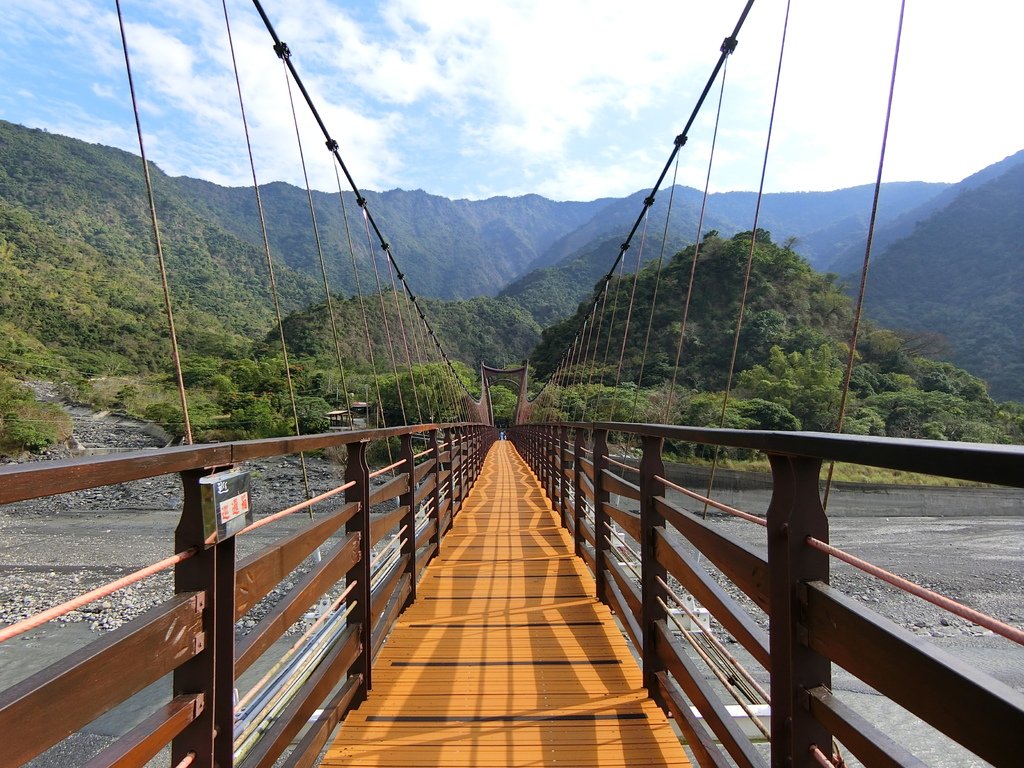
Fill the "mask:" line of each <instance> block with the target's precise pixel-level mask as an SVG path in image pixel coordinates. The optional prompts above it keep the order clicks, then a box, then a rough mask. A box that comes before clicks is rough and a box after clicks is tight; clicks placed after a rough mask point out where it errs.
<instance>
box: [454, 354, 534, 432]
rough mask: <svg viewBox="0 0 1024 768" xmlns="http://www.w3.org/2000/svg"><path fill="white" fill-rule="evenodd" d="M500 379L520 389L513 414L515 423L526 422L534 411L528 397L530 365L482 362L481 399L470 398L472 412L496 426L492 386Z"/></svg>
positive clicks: (483, 420)
mask: <svg viewBox="0 0 1024 768" xmlns="http://www.w3.org/2000/svg"><path fill="white" fill-rule="evenodd" d="M499 381H507V382H509V383H511V384H513V385H514V386H516V387H517V388H518V390H519V393H518V396H517V398H516V409H515V412H514V413H513V415H512V421H513V423H515V424H525V423H526V422H527V421H528V420H529V418H530V414H531V413H532V411H533V404H532V403H531V402H530V401H529V400H528V399H527V397H526V390H527V385H528V384H529V367H528V365H522V366H520V367H518V368H492V367H491V366H489V365H486V364H485V363H480V399H479V400H473V399H472V398H468V399H469V402H468V404H467V405H468V406H469V410H470V413H475V414H476V416H477V418H478V420H479V421H481V422H483V423H484V424H490V425H491V426H494V411H493V410H492V408H491V386H492V385H493V384H495V383H497V382H499Z"/></svg>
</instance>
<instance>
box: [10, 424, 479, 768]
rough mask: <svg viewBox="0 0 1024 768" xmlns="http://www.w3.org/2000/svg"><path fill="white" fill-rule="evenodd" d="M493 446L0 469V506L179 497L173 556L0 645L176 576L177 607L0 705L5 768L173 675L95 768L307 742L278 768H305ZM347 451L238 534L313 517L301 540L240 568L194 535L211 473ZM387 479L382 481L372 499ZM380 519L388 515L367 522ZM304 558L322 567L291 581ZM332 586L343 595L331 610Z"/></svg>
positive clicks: (113, 636)
mask: <svg viewBox="0 0 1024 768" xmlns="http://www.w3.org/2000/svg"><path fill="white" fill-rule="evenodd" d="M496 434H497V433H496V432H495V431H494V430H493V429H492V428H490V427H485V426H481V425H471V424H427V425H420V426H415V427H395V428H389V429H379V430H367V431H362V432H343V433H337V432H333V433H330V434H324V435H311V436H304V437H289V438H280V439H270V440H256V441H248V442H234V443H219V444H213V445H199V446H189V447H181V448H170V449H165V450H160V451H146V452H144V453H136V454H131V455H123V454H122V455H118V456H117V457H103V458H89V459H80V460H74V461H62V462H40V463H33V464H24V465H20V466H14V467H5V468H3V469H0V504H9V503H14V502H22V501H27V500H31V499H37V498H42V497H45V496H52V495H55V494H60V493H68V492H72V491H78V490H83V489H89V488H98V487H101V486H106V485H113V484H117V483H124V482H128V481H132V480H140V479H144V478H152V477H157V476H160V475H166V474H171V473H178V474H179V475H180V476H181V482H182V485H183V492H184V496H183V498H184V500H183V507H182V511H181V517H180V520H179V523H178V526H177V529H176V531H175V537H174V540H175V541H174V546H175V552H176V553H178V554H176V555H174V556H172V557H170V558H167V559H166V560H164V561H161V562H160V563H158V564H155V565H154V566H150V567H147V568H145V569H142V570H141V571H139V572H137V573H136V574H133V575H131V576H130V577H125V578H122V579H119V580H118V581H117V582H115V583H112V584H110V585H106V587H102V588H99V589H97V590H92V591H91V592H90V593H86V594H85V595H83V596H81V597H80V598H78V599H76V600H72V601H69V602H68V603H66V604H64V605H62V606H55V607H54V608H51V609H48V610H47V611H44V612H42V613H41V614H37V615H36V616H32V617H28V618H27V619H25V620H24V621H22V622H18V623H17V624H15V625H11V626H9V627H6V628H4V629H3V630H0V631H3V634H2V635H0V642H3V641H4V640H7V639H10V638H13V637H15V636H17V635H19V634H24V633H26V632H29V631H31V630H32V629H33V628H34V627H36V626H39V625H40V624H42V623H44V622H45V621H48V620H50V619H52V618H55V617H57V616H60V615H63V614H66V613H68V612H70V611H71V610H74V609H75V608H76V607H80V606H82V605H83V604H85V603H86V602H88V601H90V600H95V599H98V598H99V597H101V596H107V595H110V594H111V593H113V592H114V591H115V590H116V589H118V588H120V587H123V586H125V585H126V584H128V583H133V582H134V581H137V580H138V579H141V578H144V577H145V576H147V575H148V574H151V573H154V572H156V570H158V568H157V566H160V567H163V568H171V567H173V568H174V596H173V597H172V598H171V599H169V600H166V601H164V602H162V603H160V604H159V605H157V606H156V607H154V608H152V609H151V610H150V611H148V612H147V613H145V614H144V615H142V616H140V617H139V618H137V619H135V620H134V621H131V622H129V623H128V624H125V625H124V626H122V627H120V628H119V629H116V630H114V631H112V632H110V633H108V634H106V635H104V636H102V637H100V638H99V639H97V640H95V641H93V642H91V643H90V644H88V645H87V646H86V647H85V648H82V649H81V650H79V651H76V652H74V653H72V654H71V655H70V656H68V657H66V658H64V659H61V660H60V661H57V662H56V663H54V664H51V665H50V666H48V667H46V668H45V669H43V670H41V671H39V672H37V673H35V674H33V675H31V676H30V677H28V678H26V679H25V680H22V681H21V682H19V683H17V684H15V685H14V686H12V687H11V688H8V689H7V690H5V691H3V692H0V734H5V735H7V736H8V738H7V739H6V740H5V743H4V749H3V758H2V760H0V762H2V763H3V764H4V765H21V764H23V763H24V762H26V761H28V760H31V759H32V758H34V757H36V756H38V755H40V754H42V753H43V752H45V751H46V750H47V749H49V748H50V747H52V746H53V745H55V744H57V743H58V742H60V741H62V740H64V739H65V738H67V737H68V736H70V735H71V734H73V733H76V732H78V731H79V730H80V729H82V728H83V727H85V726H86V725H88V724H89V723H90V722H92V721H93V720H95V719H96V718H97V717H99V716H101V715H103V714H104V713H106V712H108V711H109V710H111V709H112V708H114V707H116V706H117V705H118V704H120V703H121V702H123V701H125V700H127V699H128V698H130V697H132V696H133V695H135V694H136V693H138V692H139V691H141V690H142V689H143V688H146V687H147V686H149V685H150V684H151V683H154V682H156V681H157V680H160V679H161V678H163V677H164V676H166V675H171V676H172V679H173V682H172V691H171V694H170V698H169V700H168V701H166V702H165V703H164V704H163V705H161V706H159V707H158V708H157V709H156V710H155V711H153V712H152V714H150V715H149V716H148V717H146V718H145V719H144V720H143V721H142V722H141V723H140V724H139V725H137V726H136V727H134V728H133V729H132V730H130V731H129V732H128V733H127V734H125V735H124V736H123V737H121V738H120V739H118V740H117V741H116V742H115V743H113V744H112V745H110V746H109V747H107V748H106V749H103V750H102V751H101V752H100V753H99V754H97V755H95V756H93V757H92V758H91V759H90V760H89V762H88V763H87V765H88V766H90V768H98V767H99V766H143V765H145V764H146V763H147V761H149V760H150V759H151V758H152V757H153V756H155V755H157V754H158V753H159V752H160V751H161V750H162V749H164V748H165V747H166V746H167V745H168V744H170V745H171V765H175V766H177V765H194V766H213V765H215V764H216V765H221V766H244V767H245V768H257V767H263V766H271V765H274V764H275V763H277V762H278V760H279V759H280V757H281V755H282V754H283V753H284V752H285V751H286V750H287V749H288V747H289V745H290V744H291V743H292V742H293V741H294V739H295V738H296V736H298V735H299V734H300V732H301V731H302V730H303V729H305V733H304V734H303V735H302V736H301V739H300V740H299V741H298V743H297V744H296V745H295V746H294V748H293V749H292V750H291V752H289V753H288V756H287V758H286V760H285V762H283V763H281V764H283V765H288V766H309V765H312V763H313V761H314V760H315V758H316V756H317V755H318V753H319V752H320V750H321V748H322V747H323V746H324V744H325V743H326V740H327V738H328V737H329V735H330V733H331V731H332V730H333V729H334V727H335V726H336V725H337V723H338V722H340V721H341V720H342V719H343V718H344V715H345V713H346V712H347V711H348V710H349V709H350V708H352V707H353V706H355V705H357V704H358V703H359V702H360V701H362V700H363V699H364V698H365V696H366V693H367V691H368V690H369V688H370V687H371V685H372V671H373V658H374V657H375V656H376V654H377V652H378V651H379V650H380V647H381V645H382V644H383V642H384V640H385V639H386V637H387V635H388V633H389V632H390V630H391V628H392V626H393V625H394V623H395V621H396V619H397V617H398V615H399V614H400V613H401V611H402V610H403V609H404V608H405V607H406V606H407V605H408V604H410V603H411V602H412V601H413V600H414V599H415V596H416V585H417V582H418V581H419V579H420V577H421V575H422V573H423V569H424V568H425V567H426V565H427V563H428V562H429V561H430V560H431V558H433V557H434V556H435V555H436V554H437V553H438V552H439V550H440V548H441V545H442V540H443V538H444V534H445V533H446V532H447V530H448V529H449V527H450V526H451V523H452V519H453V518H454V516H455V515H456V514H457V513H458V511H459V509H460V507H461V505H462V501H463V499H464V498H465V496H466V494H467V493H468V492H469V489H470V488H471V487H472V486H473V483H474V482H475V480H476V478H477V476H478V475H479V472H480V468H481V466H482V463H483V456H484V454H485V453H486V450H487V448H488V447H489V446H490V444H491V443H492V442H493V440H494V438H495V437H496ZM414 435H420V436H425V437H426V438H427V440H428V448H427V450H424V451H420V452H419V453H414V451H413V436H414ZM439 438H440V439H439ZM376 440H392V441H394V440H397V441H398V443H399V459H398V460H397V461H395V462H393V463H392V465H391V466H390V467H386V468H385V469H384V470H380V471H377V472H373V473H371V472H370V470H369V467H368V465H367V459H366V452H367V446H368V445H369V444H370V443H371V441H376ZM341 446H344V447H345V450H346V454H347V458H346V462H345V477H344V483H343V484H342V485H340V486H338V487H337V488H334V489H332V490H330V491H328V492H326V493H323V494H321V495H320V496H318V497H316V498H314V499H313V500H312V501H311V502H310V501H302V502H298V503H296V504H294V505H292V506H290V507H288V508H286V509H283V510H280V511H279V512H276V513H274V514H271V515H269V516H267V517H264V518H261V519H260V520H258V521H256V522H255V523H254V524H253V525H251V526H249V527H248V528H245V529H243V530H242V531H240V532H239V534H238V535H242V534H245V533H247V532H248V531H250V530H252V529H255V528H257V527H262V526H264V525H265V524H267V523H269V522H273V521H274V520H276V519H279V518H280V517H283V516H286V515H289V514H292V513H294V512H296V511H298V510H301V509H305V508H307V507H308V506H310V504H311V503H314V502H315V503H318V504H319V507H318V510H319V512H318V514H317V515H316V517H315V518H314V519H313V520H311V521H310V523H309V524H308V525H305V526H304V527H302V528H301V529H300V530H298V531H297V532H294V533H291V534H288V535H286V536H283V537H282V538H280V539H278V540H276V541H274V542H272V543H270V544H268V545H266V546H264V547H263V548H261V549H259V550H258V551H256V552H254V553H253V554H252V555H249V556H248V557H245V558H244V559H241V560H236V557H235V541H236V539H235V537H234V536H231V537H225V538H222V539H219V540H216V539H214V538H211V536H210V535H209V534H208V532H207V531H208V528H204V521H203V502H202V483H201V481H202V480H203V478H205V477H208V476H209V475H211V473H213V472H215V471H219V470H223V469H225V468H231V467H234V466H235V465H238V464H240V463H242V462H246V461H250V460H253V459H260V458H267V457H276V456H285V455H289V454H295V453H299V452H300V451H315V450H319V449H328V448H334V449H337V448H340V447H341ZM385 471H387V472H390V473H391V474H392V475H393V476H392V477H391V479H389V480H386V481H385V482H384V483H383V484H382V485H379V486H373V485H371V479H372V478H374V477H376V476H383V474H384V473H385ZM385 502H387V506H389V507H391V508H390V509H388V510H386V511H378V510H379V509H380V508H381V505H384V504H385ZM325 507H329V508H328V509H325ZM375 508H376V509H375ZM332 539H337V542H336V543H333V544H331V540H332ZM321 550H323V551H321ZM314 553H317V557H316V558H315V562H313V564H312V565H311V566H310V567H309V568H308V569H307V570H306V571H305V573H299V574H298V575H296V573H297V572H296V568H298V567H299V566H300V565H302V564H303V563H304V562H307V561H309V560H310V559H311V558H312V556H313V555H314ZM284 580H292V581H293V585H292V588H291V589H290V590H283V591H285V592H286V594H284V595H283V596H282V597H280V599H278V600H277V602H276V603H275V604H273V605H272V607H270V608H269V610H268V611H267V612H266V613H265V615H263V616H262V618H260V619H259V620H258V621H256V622H255V625H254V626H253V627H252V629H251V630H250V631H249V632H248V633H247V634H245V635H243V636H242V637H240V638H238V639H237V640H236V637H235V624H236V622H238V621H239V620H240V619H242V618H243V617H244V616H246V614H247V613H248V612H249V611H250V610H251V609H252V608H253V607H254V606H256V605H257V604H258V603H260V601H262V600H263V599H264V598H266V597H267V596H268V595H269V594H270V593H271V591H272V590H274V588H275V587H277V585H278V584H280V583H281V582H282V581H284ZM342 584H344V589H343V590H342V591H341V592H340V594H338V595H337V596H336V597H333V598H331V597H326V599H325V596H328V595H329V594H331V593H332V590H333V591H334V592H338V591H339V590H341V586H340V585H342ZM321 600H324V601H325V603H326V604H325V605H323V606H322V610H321V613H320V616H319V617H318V618H317V619H316V621H315V622H313V625H312V626H310V627H308V628H307V629H306V632H305V633H304V635H303V637H302V638H300V640H299V641H298V642H296V643H295V644H293V645H292V647H291V648H290V649H289V650H288V651H287V652H286V653H285V655H284V657H282V658H281V659H280V660H279V661H278V662H277V663H275V664H273V665H272V666H270V670H269V671H268V672H267V674H265V675H264V676H263V678H262V679H261V680H260V681H259V682H258V683H257V684H256V685H254V686H253V687H252V688H251V689H250V690H249V691H248V692H246V693H245V694H244V695H243V696H242V697H241V699H240V700H239V702H238V704H237V705H236V702H235V701H234V695H235V694H234V692H235V687H236V680H237V679H238V678H239V676H240V675H241V674H242V673H243V672H244V671H245V670H246V669H248V668H249V667H250V666H251V665H252V664H253V663H254V662H256V661H257V659H259V658H260V657H262V656H263V655H264V654H265V653H267V652H268V650H270V648H271V647H272V646H273V645H274V644H275V642H276V641H277V640H279V639H280V638H281V637H282V636H283V635H284V634H285V633H286V631H288V629H289V628H290V627H292V626H293V625H295V624H296V622H298V621H300V620H301V619H303V617H304V616H307V615H309V612H310V611H311V609H315V608H317V607H318V606H320V604H321ZM307 726H308V727H307ZM15 734H16V737H15V736H14V735H15Z"/></svg>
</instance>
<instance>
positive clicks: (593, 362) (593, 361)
mask: <svg viewBox="0 0 1024 768" xmlns="http://www.w3.org/2000/svg"><path fill="white" fill-rule="evenodd" d="M603 280H604V284H603V286H602V288H601V289H600V297H601V317H600V319H599V320H598V324H597V333H596V334H594V351H593V353H592V354H591V356H590V375H589V376H588V377H587V389H586V391H585V394H584V398H583V421H586V420H587V409H588V408H589V406H590V395H591V392H592V391H593V388H594V371H595V370H596V369H597V350H598V348H599V347H600V346H601V330H602V328H603V327H604V314H605V310H606V309H607V307H608V286H609V285H610V282H609V280H610V278H609V277H608V276H607V275H605V276H604V278H603ZM594 308H595V309H596V308H597V302H596V301H595V302H594Z"/></svg>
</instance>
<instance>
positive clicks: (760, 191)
mask: <svg viewBox="0 0 1024 768" xmlns="http://www.w3.org/2000/svg"><path fill="white" fill-rule="evenodd" d="M790 4H791V0H786V14H785V19H784V21H783V23H782V44H781V46H780V48H779V63H778V67H777V69H776V71H775V90H774V92H773V94H772V109H771V114H770V116H769V118H768V135H767V137H766V139H765V145H764V159H763V160H762V162H761V181H760V184H759V185H758V188H757V202H756V203H755V204H754V224H753V228H752V231H751V233H750V249H749V250H748V251H747V263H746V266H745V268H744V272H743V289H742V291H741V293H740V306H739V311H738V312H737V315H736V330H735V332H734V334H733V339H732V354H731V356H730V358H729V373H728V376H727V377H726V382H725V394H724V395H723V397H722V412H721V415H720V417H719V423H718V426H719V428H720V429H721V428H722V427H724V426H725V415H726V409H727V408H728V406H729V395H730V393H731V392H732V380H733V375H734V374H735V372H736V356H737V352H738V351H739V346H740V331H741V330H742V329H743V314H744V310H745V309H746V305H747V296H748V292H749V289H750V274H751V271H752V269H753V265H754V248H755V247H756V245H757V224H758V221H759V219H760V216H761V200H762V198H763V197H764V179H765V175H766V173H767V170H768V155H769V151H770V149H771V143H772V129H773V127H774V125H775V107H776V106H777V104H778V100H779V83H780V82H781V80H782V61H783V57H784V54H785V52H786V32H787V30H788V29H789V9H790ZM718 455H719V446H717V445H716V446H715V451H714V457H713V458H712V460H711V472H710V474H709V475H708V492H707V495H708V496H711V491H712V489H713V487H714V484H715V472H716V470H717V469H718ZM707 514H708V505H707V503H706V502H705V504H704V517H707Z"/></svg>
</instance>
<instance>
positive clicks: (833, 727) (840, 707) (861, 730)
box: [808, 688, 927, 768]
mask: <svg viewBox="0 0 1024 768" xmlns="http://www.w3.org/2000/svg"><path fill="white" fill-rule="evenodd" d="M808 694H809V695H810V699H809V701H810V707H811V714H812V715H814V717H815V719H816V720H817V721H818V722H819V723H821V724H822V725H824V726H825V728H826V729H828V731H829V733H831V734H833V735H834V736H835V737H836V738H837V739H838V740H839V741H840V742H841V743H842V744H843V746H844V747H846V748H847V749H849V750H850V751H851V752H852V753H853V754H854V756H855V757H856V758H857V759H858V760H860V761H861V762H862V763H865V764H866V765H870V766H879V768H927V764H926V763H924V762H923V761H921V760H919V759H917V758H916V757H914V755H912V754H911V753H910V752H908V751H907V750H906V749H905V748H904V747H902V746H900V745H899V744H897V743H896V742H895V741H893V740H892V739H891V738H889V736H888V735H887V734H885V733H883V732H882V731H880V730H879V729H878V728H876V727H875V726H873V725H872V724H871V723H870V722H868V721H867V720H866V719H865V718H864V717H862V716H861V715H860V714H858V713H857V712H855V711H854V710H852V709H850V708H849V707H848V706H846V705H845V704H843V702H841V701H840V700H839V699H837V698H836V697H835V696H833V695H832V692H831V691H830V690H828V689H827V688H814V689H812V690H810V691H808Z"/></svg>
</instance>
